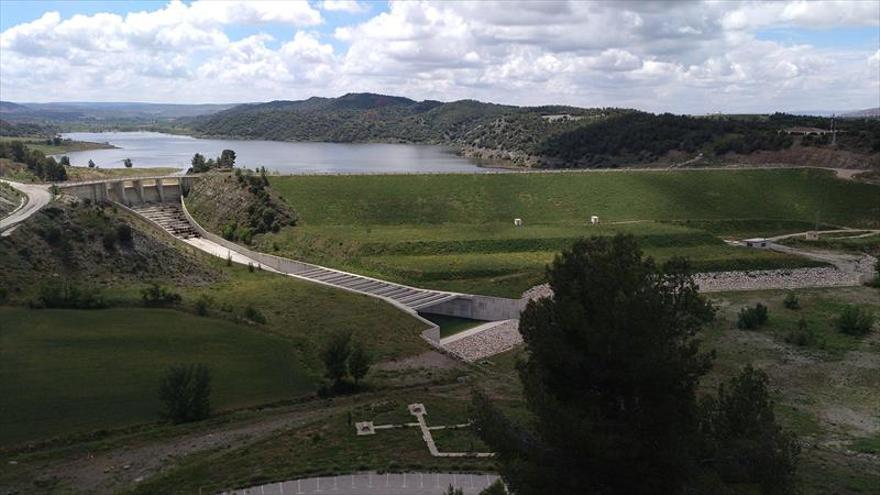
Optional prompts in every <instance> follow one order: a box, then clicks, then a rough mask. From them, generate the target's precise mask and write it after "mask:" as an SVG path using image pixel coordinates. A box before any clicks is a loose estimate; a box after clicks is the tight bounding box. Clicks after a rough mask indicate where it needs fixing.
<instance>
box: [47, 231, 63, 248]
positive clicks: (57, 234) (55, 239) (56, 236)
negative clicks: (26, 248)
mask: <svg viewBox="0 0 880 495" xmlns="http://www.w3.org/2000/svg"><path fill="white" fill-rule="evenodd" d="M43 239H46V242H48V243H49V245H50V246H58V245H60V244H61V241H62V236H61V230H59V229H58V227H49V228H48V229H46V231H44V232H43Z"/></svg>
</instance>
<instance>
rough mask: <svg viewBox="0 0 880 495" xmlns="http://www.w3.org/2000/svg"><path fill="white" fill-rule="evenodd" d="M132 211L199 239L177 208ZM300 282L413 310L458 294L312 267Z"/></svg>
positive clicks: (154, 206)
mask: <svg viewBox="0 0 880 495" xmlns="http://www.w3.org/2000/svg"><path fill="white" fill-rule="evenodd" d="M132 209H133V210H134V211H135V212H137V213H138V214H140V215H142V216H143V217H145V218H147V219H149V220H151V221H153V222H154V223H156V224H158V225H159V226H160V227H162V228H163V229H165V230H166V231H167V232H169V233H170V234H171V235H173V236H175V237H177V238H180V239H191V238H195V237H199V233H198V231H197V230H196V229H195V228H194V227H193V226H192V225H191V224H190V223H189V221H188V220H187V219H186V216H185V215H184V214H183V211H182V210H181V208H180V205H178V204H173V203H171V204H169V203H159V204H149V203H147V204H143V205H137V206H133V207H132ZM290 274H291V275H295V276H297V277H300V278H304V279H308V280H314V281H316V282H321V283H324V284H328V285H331V286H335V287H339V288H341V289H346V290H351V291H355V292H359V293H361V294H367V295H371V296H374V297H381V298H383V299H390V300H392V301H394V302H396V303H398V304H401V305H403V306H407V307H409V308H412V309H414V310H418V309H420V308H425V307H429V306H432V305H434V304H439V303H441V302H444V301H447V300H450V299H454V298H456V297H458V295H457V294H451V293H448V292H439V291H433V290H425V289H417V288H415V287H407V286H405V285H400V284H395V283H393V282H386V281H384V280H376V279H374V278H369V277H363V276H361V275H356V274H354V273H348V272H342V271H339V270H332V269H330V268H324V267H321V266H313V267H310V268H307V269H305V270H298V271H296V272H292V273H290Z"/></svg>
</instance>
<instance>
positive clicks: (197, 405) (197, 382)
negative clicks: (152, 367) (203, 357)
mask: <svg viewBox="0 0 880 495" xmlns="http://www.w3.org/2000/svg"><path fill="white" fill-rule="evenodd" d="M210 397H211V373H210V370H208V368H207V367H206V366H204V365H201V364H195V365H188V366H186V365H180V366H172V367H171V368H169V369H168V370H167V371H166V372H165V376H164V377H163V378H162V382H161V383H160V385H159V400H160V401H161V402H162V406H163V409H162V417H163V418H165V419H169V420H171V421H173V422H175V423H186V422H189V421H199V420H201V419H205V418H207V417H208V416H209V415H210V413H211V400H210Z"/></svg>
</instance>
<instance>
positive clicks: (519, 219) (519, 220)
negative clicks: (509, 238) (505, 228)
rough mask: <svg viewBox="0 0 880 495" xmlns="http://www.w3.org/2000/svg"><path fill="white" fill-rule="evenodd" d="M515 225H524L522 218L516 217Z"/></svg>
mask: <svg viewBox="0 0 880 495" xmlns="http://www.w3.org/2000/svg"><path fill="white" fill-rule="evenodd" d="M513 225H515V226H517V227H522V218H514V219H513Z"/></svg>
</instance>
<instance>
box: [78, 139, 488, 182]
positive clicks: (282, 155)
mask: <svg viewBox="0 0 880 495" xmlns="http://www.w3.org/2000/svg"><path fill="white" fill-rule="evenodd" d="M62 137H64V138H69V139H73V140H77V141H91V142H96V143H109V144H112V145H113V146H116V147H117V148H116V149H103V150H88V151H76V152H71V153H67V156H68V157H70V162H71V164H72V165H77V166H86V165H88V163H89V160H92V161H94V162H95V164H96V165H98V166H99V167H102V168H118V167H122V166H123V163H122V162H123V160H125V159H126V158H130V159H131V161H132V163H134V166H135V167H178V168H188V167H189V166H190V161H191V160H192V157H193V155H194V154H195V153H201V154H203V155H205V157H206V158H213V157H217V156H219V155H220V152H221V151H223V150H224V149H231V150H233V151H235V154H236V160H235V164H236V166H244V167H248V168H256V167H266V169H268V170H274V171H278V172H280V173H285V174H296V173H389V172H392V173H426V172H488V171H489V170H490V169H486V168H481V167H478V166H477V165H476V164H475V163H473V162H471V161H469V160H468V159H466V158H462V157H460V156H458V155H456V154H454V153H453V152H452V151H451V150H449V149H447V148H444V147H442V146H431V145H420V144H341V143H307V142H298V143H289V142H279V141H242V140H230V139H197V138H194V137H191V136H181V135H174V134H163V133H159V132H70V133H65V134H62Z"/></svg>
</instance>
